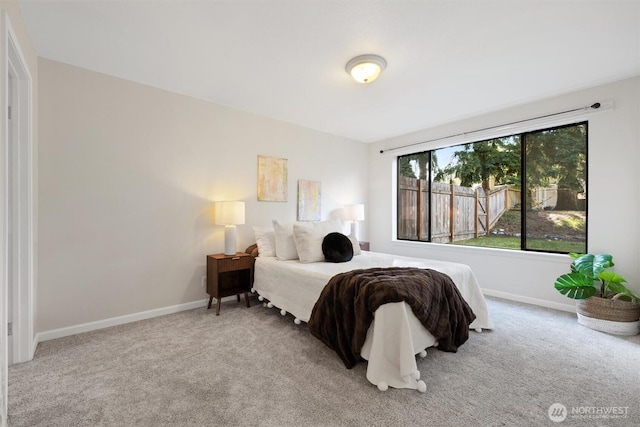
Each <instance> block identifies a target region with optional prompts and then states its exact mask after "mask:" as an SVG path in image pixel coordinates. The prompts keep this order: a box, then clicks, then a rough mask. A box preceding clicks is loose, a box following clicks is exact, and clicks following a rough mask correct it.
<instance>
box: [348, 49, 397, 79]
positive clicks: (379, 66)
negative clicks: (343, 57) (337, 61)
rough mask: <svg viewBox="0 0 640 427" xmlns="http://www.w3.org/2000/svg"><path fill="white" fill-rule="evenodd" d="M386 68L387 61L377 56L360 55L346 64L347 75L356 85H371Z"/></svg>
mask: <svg viewBox="0 0 640 427" xmlns="http://www.w3.org/2000/svg"><path fill="white" fill-rule="evenodd" d="M386 66H387V61H385V60H384V58H383V57H381V56H378V55H360V56H356V57H355V58H353V59H352V60H350V61H349V62H347V66H346V70H347V73H349V74H351V77H353V79H354V80H355V81H357V82H358V83H371V82H372V81H374V80H375V79H377V78H378V76H379V75H380V73H381V72H382V70H384V69H385V67H386Z"/></svg>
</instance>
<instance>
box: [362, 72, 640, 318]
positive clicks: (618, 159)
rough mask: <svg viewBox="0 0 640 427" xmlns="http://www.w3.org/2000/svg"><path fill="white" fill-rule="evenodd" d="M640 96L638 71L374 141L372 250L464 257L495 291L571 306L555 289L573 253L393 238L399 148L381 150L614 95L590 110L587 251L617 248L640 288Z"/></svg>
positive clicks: (622, 269) (623, 270) (619, 267)
mask: <svg viewBox="0 0 640 427" xmlns="http://www.w3.org/2000/svg"><path fill="white" fill-rule="evenodd" d="M639 100H640V77H636V78H632V79H626V80H622V81H619V82H616V83H613V84H607V85H603V86H599V87H595V88H589V89H585V90H582V91H579V92H576V93H571V94H566V95H563V96H558V97H555V98H551V99H547V100H544V101H539V102H532V103H529V104H525V105H521V106H515V107H513V108H509V109H505V110H503V111H498V112H493V113H489V114H486V115H483V116H481V117H474V118H470V119H468V120H462V121H459V122H456V123H451V124H448V125H445V126H441V127H438V128H434V129H425V130H422V131H418V132H415V133H412V134H410V135H404V136H401V137H397V138H392V139H389V140H385V141H380V142H378V143H375V144H371V145H370V147H369V170H370V172H369V174H370V177H371V178H370V181H369V182H370V184H369V207H368V208H369V209H368V210H369V213H370V215H369V221H368V225H369V236H370V241H371V248H372V250H375V251H379V252H390V253H396V254H402V255H410V256H416V257H423V258H436V259H443V260H450V261H457V262H463V263H466V264H469V265H470V266H471V267H472V268H473V270H474V271H475V273H476V275H477V277H478V280H479V282H480V285H481V287H482V288H483V289H484V290H486V293H487V294H489V295H495V296H502V297H506V298H511V299H515V300H520V301H525V302H530V303H534V304H540V305H545V306H549V307H555V308H561V309H565V310H572V309H573V306H574V304H573V301H571V300H569V299H568V298H566V297H564V296H562V295H560V294H559V293H558V292H557V291H556V290H555V289H554V288H553V283H554V281H555V278H556V277H557V276H558V275H560V274H562V273H565V272H567V271H568V265H569V263H570V259H569V257H568V256H565V255H551V254H535V253H534V254H532V253H524V252H519V251H505V250H493V249H479V248H467V247H457V246H448V245H439V244H425V243H415V242H400V241H396V240H394V227H395V225H394V220H393V218H394V211H395V188H394V179H395V172H394V163H395V160H396V155H397V154H389V153H385V154H380V150H385V149H389V148H393V147H400V146H404V145H407V144H414V143H420V142H422V141H428V140H432V139H435V138H441V137H445V136H449V135H457V134H460V133H463V132H470V131H473V130H476V129H482V128H486V127H489V126H497V125H501V124H504V123H510V122H513V121H517V120H523V119H528V118H532V117H537V116H541V115H546V114H550V113H555V112H558V111H564V110H568V109H573V108H578V107H582V106H587V105H591V104H593V103H594V102H605V101H613V102H614V105H615V108H614V109H613V110H611V111H606V112H601V113H597V114H593V115H590V116H588V120H589V147H588V149H589V153H588V154H589V165H588V167H589V184H588V185H589V194H588V215H589V217H588V230H587V233H588V250H589V252H592V253H597V252H607V253H611V254H612V255H613V256H614V261H615V263H616V271H617V272H618V273H619V274H621V275H622V276H623V277H625V278H627V280H628V281H629V286H630V287H633V288H635V289H636V290H637V291H639V292H640V262H639V261H640V258H639V255H638V254H639V253H640V250H639V249H640V243H639V242H640V229H639V223H640V221H639V220H638V213H639V212H640V173H639V172H638V171H639V170H640V166H639V165H638V163H639V161H640V107H639ZM433 145H434V144H431V146H430V144H426V145H424V146H422V147H421V150H424V149H429V148H433Z"/></svg>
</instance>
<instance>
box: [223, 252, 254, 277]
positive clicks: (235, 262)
mask: <svg viewBox="0 0 640 427" xmlns="http://www.w3.org/2000/svg"><path fill="white" fill-rule="evenodd" d="M252 262H253V260H252V259H251V256H237V257H236V256H234V257H224V258H222V259H218V273H224V272H227V271H236V270H245V269H247V268H251V263H252Z"/></svg>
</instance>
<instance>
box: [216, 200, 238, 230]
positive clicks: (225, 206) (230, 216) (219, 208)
mask: <svg viewBox="0 0 640 427" xmlns="http://www.w3.org/2000/svg"><path fill="white" fill-rule="evenodd" d="M215 223H216V224H218V225H236V224H244V202H226V201H225V202H215Z"/></svg>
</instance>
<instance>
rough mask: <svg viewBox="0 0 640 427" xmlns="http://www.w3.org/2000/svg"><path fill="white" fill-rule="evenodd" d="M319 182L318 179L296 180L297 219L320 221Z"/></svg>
mask: <svg viewBox="0 0 640 427" xmlns="http://www.w3.org/2000/svg"><path fill="white" fill-rule="evenodd" d="M320 202H321V194H320V183H319V182H318V181H305V180H303V179H299V180H298V221H320V216H321V215H322V209H321V203H320Z"/></svg>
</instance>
